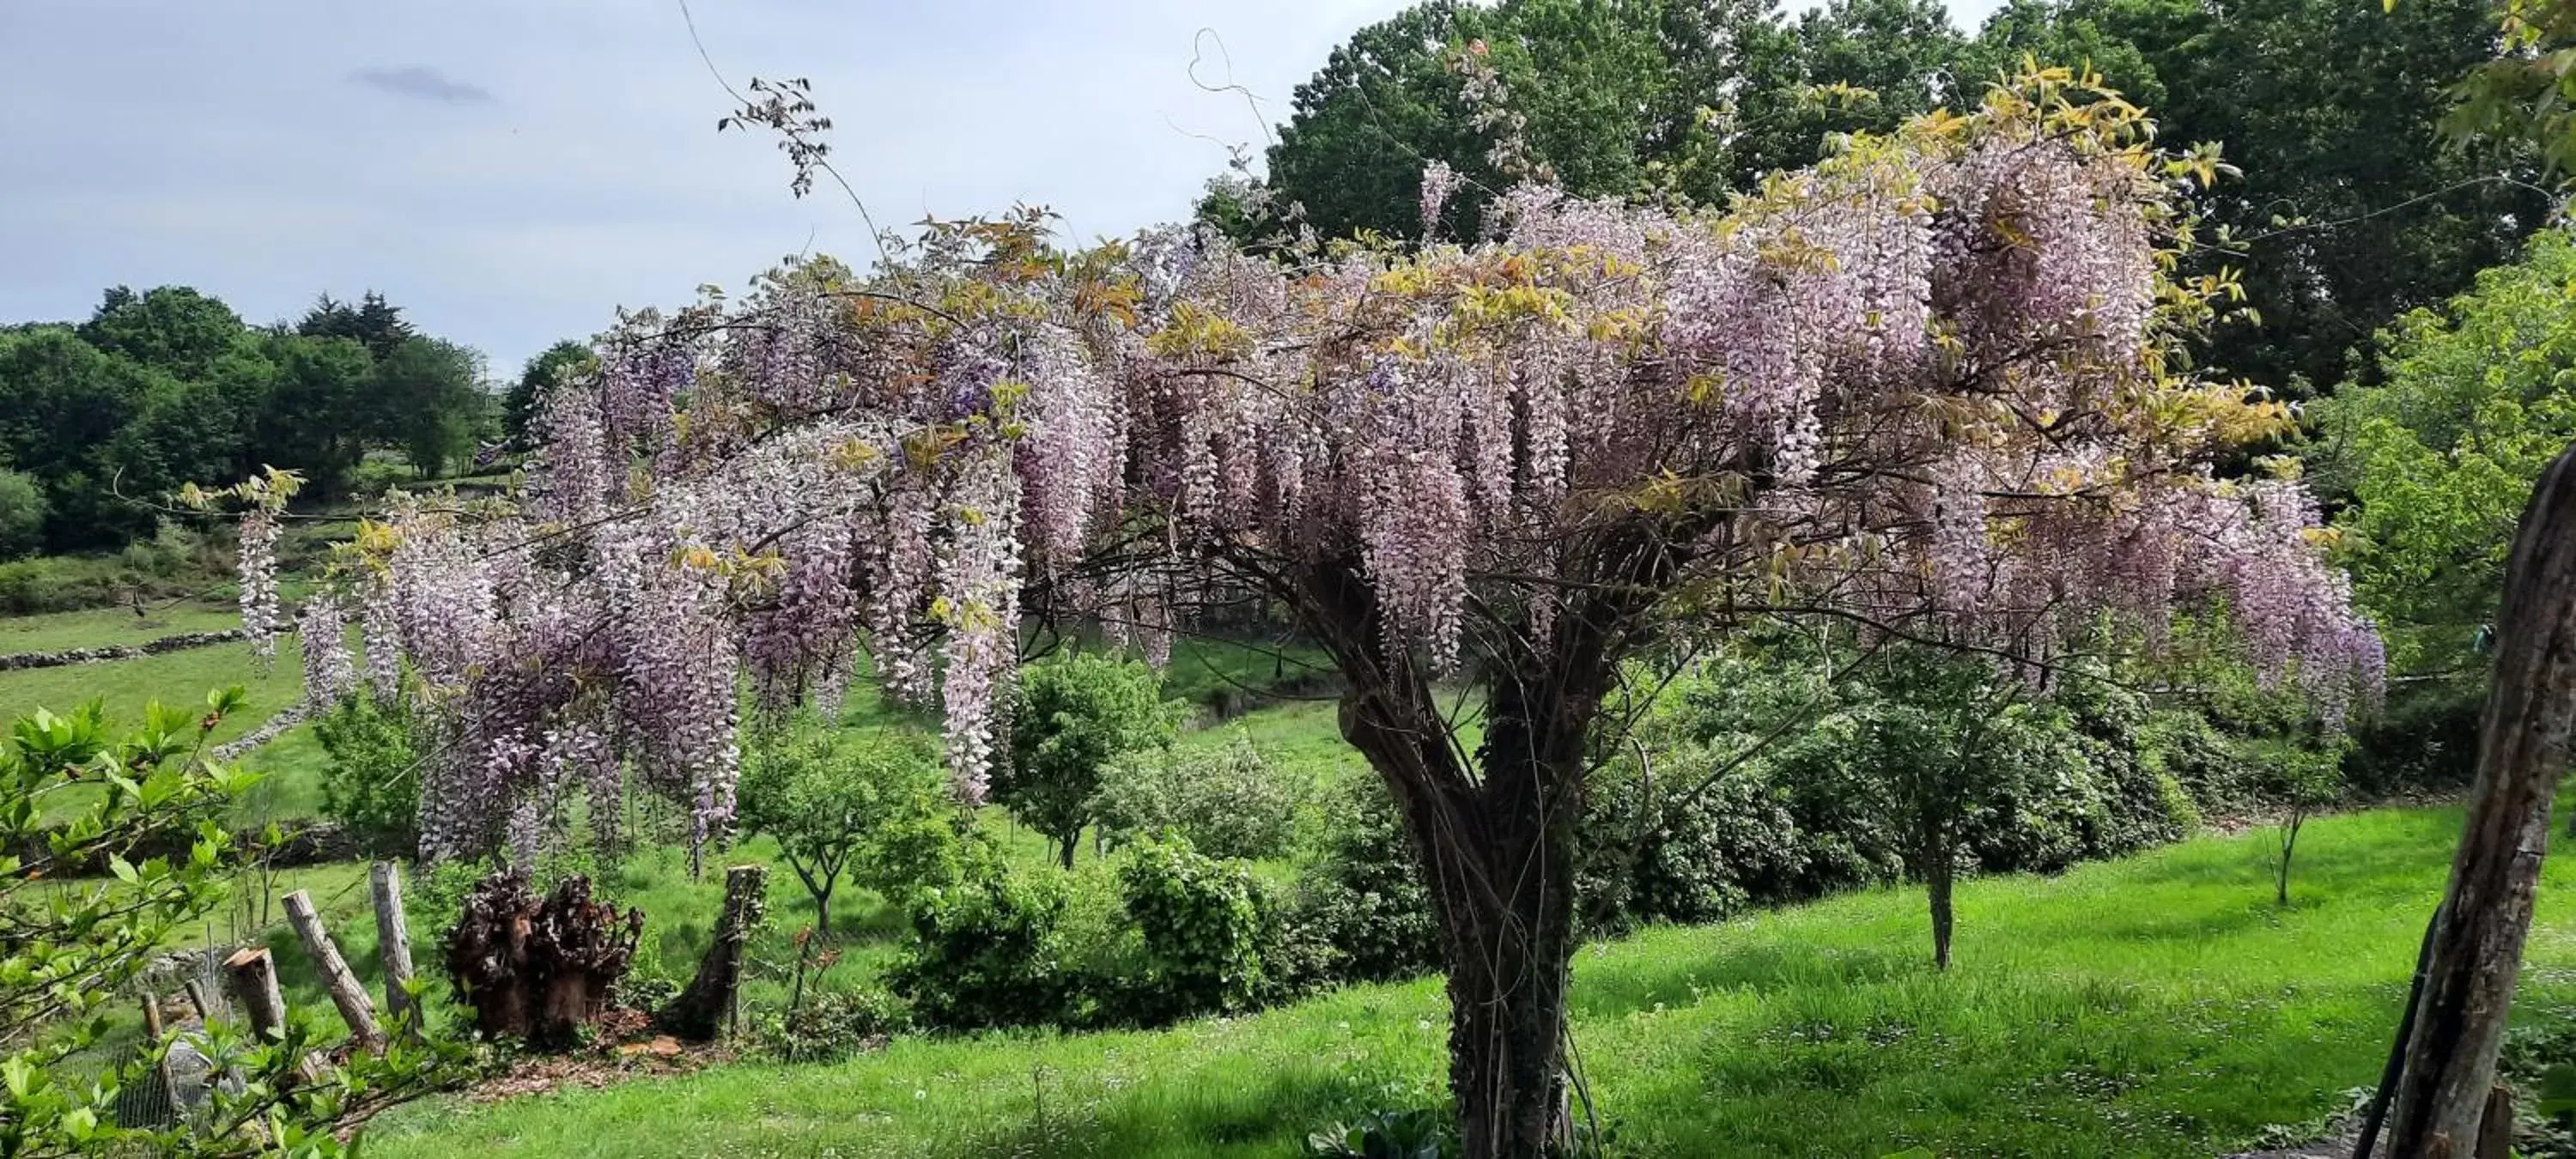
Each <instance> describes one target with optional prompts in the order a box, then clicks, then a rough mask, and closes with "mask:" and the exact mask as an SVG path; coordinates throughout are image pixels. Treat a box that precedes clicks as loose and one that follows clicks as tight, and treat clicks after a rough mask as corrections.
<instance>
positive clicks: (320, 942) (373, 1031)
mask: <svg viewBox="0 0 2576 1159" xmlns="http://www.w3.org/2000/svg"><path fill="white" fill-rule="evenodd" d="M286 920H287V922H288V924H290V925H293V926H294V927H295V936H296V937H298V938H301V939H303V940H304V952H305V953H307V954H309V955H312V958H313V965H314V966H315V968H317V969H319V970H321V971H322V987H323V989H325V990H327V991H329V992H330V994H331V1005H333V1006H336V1007H339V1009H340V1021H342V1022H346V1023H348V1024H349V1033H350V1034H353V1035H355V1036H357V1039H358V1044H359V1045H360V1046H363V1047H365V1048H366V1049H368V1050H382V1049H384V1045H385V1032H384V1031H383V1030H382V1029H380V1028H379V1027H377V1025H376V1004H375V1003H374V1002H372V1001H369V1000H368V998H367V987H366V984H365V983H363V982H360V981H358V975H357V974H356V973H354V972H353V971H351V970H350V969H349V963H348V961H347V960H346V959H344V958H342V957H341V956H340V947H339V946H337V945H335V944H333V943H332V941H331V931H329V930H326V929H323V928H322V915H321V914H318V913H315V912H314V910H313V895H312V894H309V893H306V892H305V891H303V890H300V889H299V890H296V891H295V892H293V893H290V894H288V895H286Z"/></svg>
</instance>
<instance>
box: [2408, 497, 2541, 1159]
mask: <svg viewBox="0 0 2576 1159" xmlns="http://www.w3.org/2000/svg"><path fill="white" fill-rule="evenodd" d="M2571 732H2576V446H2571V447H2569V448H2568V449H2567V450H2566V451H2563V452H2561V453H2560V454H2559V456H2558V458H2557V459H2556V460H2555V461H2553V462H2551V463H2550V465H2549V469H2548V471H2546V472H2545V473H2543V474H2542V475H2541V478H2540V485H2539V486H2538V487H2537V488H2535V489H2534V490H2533V491H2532V495H2531V502H2530V504H2529V505H2528V506H2526V507H2524V508H2523V512H2522V526H2521V530H2520V531H2519V533H2517V534H2516V536H2515V537H2514V544H2513V556H2512V560H2511V562H2510V563H2509V564H2508V565H2507V570H2506V572H2505V580H2504V603H2503V606H2502V608H2501V609H2500V610H2499V613H2498V615H2497V617H2496V652H2495V671H2494V683H2493V684H2492V685H2491V686H2490V687H2489V689H2488V691H2487V704H2486V713H2485V716H2484V717H2483V718H2482V720H2481V721H2480V726H2479V731H2478V777H2477V784H2476V787H2475V788H2474V789H2472V790H2471V792H2470V797H2469V816H2468V824H2467V825H2466V827H2465V828H2464V829H2463V831H2462V833H2461V835H2460V849H2459V852H2458V854H2457V855H2456V856H2454V857H2453V859H2452V862H2451V883H2450V887H2449V890H2448V892H2447V893H2446V894H2445V895H2444V897H2443V901H2442V908H2441V910H2440V911H2439V916H2438V919H2437V921H2436V925H2435V929H2434V934H2433V946H2432V955H2431V967H2430V969H2429V970H2427V971H2426V974H2425V984H2424V992H2423V995H2422V997H2421V998H2419V999H2418V1000H2417V1003H2416V1007H2415V1020H2414V1023H2415V1025H2414V1033H2413V1034H2412V1036H2411V1039H2410V1041H2408V1042H2407V1043H2406V1061H2405V1065H2404V1070H2403V1072H2402V1073H2401V1075H2400V1076H2399V1079H2398V1084H2397V1093H2396V1096H2395V1098H2393V1099H2392V1100H2390V1101H2391V1103H2392V1105H2393V1108H2394V1111H2395V1113H2394V1115H2393V1116H2392V1119H2391V1126H2390V1130H2389V1136H2388V1139H2389V1154H2390V1155H2393V1156H2396V1157H2397V1159H2468V1156H2469V1155H2470V1154H2471V1151H2472V1148H2474V1147H2476V1146H2477V1145H2478V1143H2479V1141H2480V1138H2481V1135H2480V1132H2479V1124H2480V1122H2481V1120H2482V1119H2483V1118H2484V1117H2485V1115H2486V1111H2487V1107H2488V1093H2489V1092H2490V1091H2491V1090H2493V1089H2494V1087H2495V1070H2496V1051H2497V1049H2498V1048H2499V1047H2500V1046H2501V1045H2502V1044H2503V1042H2504V1031H2505V1019H2506V1015H2507V1014H2508V1012H2509V1011H2510V1010H2511V1008H2512V1006H2513V991H2514V984H2515V982H2516V980H2517V978H2518V976H2519V975H2520V973H2521V969H2522V947H2523V942H2524V940H2525V939H2526V938H2528V937H2529V936H2530V933H2531V908H2532V898H2533V895H2534V894H2535V893H2536V892H2537V891H2538V889H2539V885H2540V863H2541V859H2542V858H2543V857H2545V856H2547V854H2548V852H2549V807H2550V801H2551V798H2552V797H2553V796H2555V794H2556V791H2557V787H2558V779H2559V776H2560V774H2561V773H2562V772H2563V771H2564V770H2565V767H2566V761H2567V752H2568V749H2567V745H2568V740H2569V737H2570V735H2571Z"/></svg>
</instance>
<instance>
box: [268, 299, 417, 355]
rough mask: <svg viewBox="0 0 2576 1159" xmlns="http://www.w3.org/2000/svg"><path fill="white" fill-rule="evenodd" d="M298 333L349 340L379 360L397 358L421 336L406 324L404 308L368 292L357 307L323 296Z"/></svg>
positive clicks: (299, 326) (305, 318)
mask: <svg viewBox="0 0 2576 1159" xmlns="http://www.w3.org/2000/svg"><path fill="white" fill-rule="evenodd" d="M295 332H296V333H298V334H301V335H303V336H305V337H307V338H346V339H349V340H351V341H353V342H356V343H357V344H358V345H360V346H364V347H366V348H367V355H368V356H369V357H371V358H377V359H384V358H391V357H393V353H394V351H396V350H398V349H400V348H401V347H402V344H403V343H404V342H407V341H409V340H411V339H412V338H414V337H416V336H417V334H416V332H415V331H414V330H413V329H412V325H411V323H409V322H406V321H404V320H403V316H402V307H400V306H396V305H393V304H391V303H389V302H387V301H385V296H384V295H382V294H379V293H377V292H375V291H374V290H369V291H367V292H366V294H365V295H364V296H362V297H361V298H360V299H359V300H358V301H357V302H356V303H354V304H353V303H349V302H342V301H337V300H334V299H333V298H332V297H331V295H329V294H324V295H322V296H321V297H320V298H318V299H316V300H315V301H314V303H313V306H312V308H311V309H309V310H306V311H305V312H304V318H303V320H302V321H300V322H297V323H296V325H295Z"/></svg>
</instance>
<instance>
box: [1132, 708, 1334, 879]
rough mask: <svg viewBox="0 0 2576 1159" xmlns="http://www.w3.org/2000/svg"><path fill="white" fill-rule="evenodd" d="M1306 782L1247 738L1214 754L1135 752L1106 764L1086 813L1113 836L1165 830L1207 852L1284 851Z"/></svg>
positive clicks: (1247, 855)
mask: <svg viewBox="0 0 2576 1159" xmlns="http://www.w3.org/2000/svg"><path fill="white" fill-rule="evenodd" d="M1310 790H1311V782H1310V781H1307V780H1304V779H1300V778H1292V777H1289V776H1287V775H1284V774H1282V773H1281V772H1280V771H1279V770H1278V769H1276V768H1274V767H1273V766H1272V765H1271V764H1270V762H1269V761H1267V760H1265V759H1263V758H1262V755H1261V751H1260V750H1259V749H1258V748H1255V747H1254V746H1253V743H1252V738H1251V737H1250V736H1247V735H1245V734H1242V733H1240V732H1238V733H1236V734H1235V736H1234V737H1233V739H1232V740H1230V741H1229V742H1228V743H1227V744H1226V745H1225V747H1224V748H1222V749H1220V750H1218V751H1215V752H1193V753H1186V754H1183V753H1172V752H1162V753H1154V752H1142V753H1134V754H1131V755H1130V756H1129V757H1127V758H1126V759H1123V760H1119V761H1116V762H1113V763H1112V764H1111V766H1110V768H1109V770H1108V772H1107V773H1106V774H1105V775H1104V776H1103V777H1102V778H1101V785H1100V792H1099V795H1098V796H1097V797H1095V798H1093V802H1092V813H1093V815H1094V816H1095V817H1096V818H1097V819H1098V821H1099V824H1100V829H1101V831H1102V832H1103V833H1104V834H1106V835H1108V836H1109V838H1110V839H1111V840H1112V841H1113V842H1122V843H1123V842H1130V841H1137V840H1143V839H1149V838H1153V837H1156V836H1160V835H1162V834H1165V833H1176V834H1179V835H1180V836H1182V837H1183V838H1186V839H1187V840H1188V841H1189V843H1190V846H1191V848H1193V849H1196V850H1198V851H1199V852H1201V853H1204V854H1206V855H1208V856H1210V857H1219V858H1227V857H1232V858H1242V859H1245V860H1259V859H1262V858H1269V857H1279V856H1282V855H1284V854H1286V853H1287V852H1288V847H1289V846H1290V845H1291V844H1292V843H1293V842H1294V841H1295V839H1296V830H1297V811H1298V809H1299V808H1301V807H1303V806H1304V804H1305V802H1306V798H1307V795H1308V793H1309V792H1310Z"/></svg>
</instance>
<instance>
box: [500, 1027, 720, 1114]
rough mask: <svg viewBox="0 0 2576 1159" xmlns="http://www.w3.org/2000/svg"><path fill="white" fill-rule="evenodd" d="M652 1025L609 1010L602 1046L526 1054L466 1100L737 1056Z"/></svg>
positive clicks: (677, 1070)
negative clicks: (658, 1031)
mask: <svg viewBox="0 0 2576 1159" xmlns="http://www.w3.org/2000/svg"><path fill="white" fill-rule="evenodd" d="M648 1030H649V1020H648V1019H647V1018H646V1017H645V1016H644V1015H643V1014H641V1013H639V1012H636V1011H631V1010H612V1011H609V1012H608V1013H607V1014H605V1015H603V1016H602V1017H601V1019H600V1022H599V1031H600V1034H599V1038H598V1040H597V1042H598V1045H595V1046H592V1047H590V1048H588V1049H584V1050H577V1051H571V1052H567V1053H564V1054H532V1055H523V1056H521V1057H520V1058H518V1059H516V1060H514V1061H512V1062H511V1063H510V1066H509V1068H508V1069H506V1070H504V1071H502V1072H501V1073H500V1074H497V1075H494V1076H492V1077H490V1078H487V1079H484V1080H482V1081H481V1082H478V1083H475V1084H474V1085H473V1086H471V1087H469V1088H467V1089H466V1092H465V1099H466V1101H467V1102H471V1103H496V1102H500V1101H501V1100H503V1099H516V1098H525V1097H527V1096H529V1095H543V1094H551V1093H553V1092H556V1091H562V1090H575V1089H578V1090H594V1091H595V1090H601V1089H603V1088H606V1087H609V1086H613V1085H615V1084H618V1083H625V1082H634V1081H637V1080H639V1079H653V1078H666V1077H669V1076H672V1075H683V1074H688V1073H689V1072H691V1071H694V1070H697V1069H698V1068H700V1067H703V1066H706V1065H708V1064H710V1063H718V1062H726V1061H729V1060H731V1059H732V1058H733V1057H734V1052H733V1050H732V1049H731V1048H730V1047H726V1046H722V1045H709V1046H694V1047H693V1046H689V1045H687V1044H685V1043H682V1042H681V1041H679V1040H678V1039H675V1038H672V1037H671V1036H670V1035H667V1034H661V1035H656V1034H649V1033H647V1031H648Z"/></svg>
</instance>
